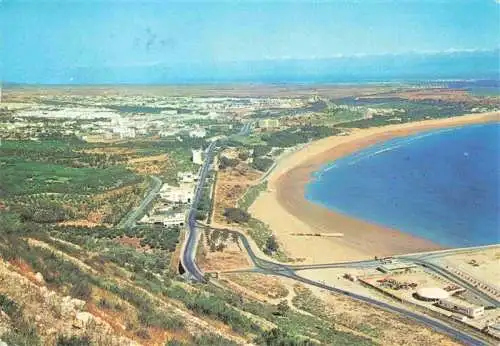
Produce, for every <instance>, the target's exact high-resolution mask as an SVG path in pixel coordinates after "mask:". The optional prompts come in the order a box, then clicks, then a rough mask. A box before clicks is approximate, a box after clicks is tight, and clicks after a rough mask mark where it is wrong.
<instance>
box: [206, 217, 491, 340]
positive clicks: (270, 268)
mask: <svg viewBox="0 0 500 346" xmlns="http://www.w3.org/2000/svg"><path fill="white" fill-rule="evenodd" d="M204 227H205V228H207V229H210V230H216V229H215V228H211V227H208V226H204ZM218 230H221V231H226V232H229V233H232V234H233V233H235V234H237V235H238V236H239V238H240V239H241V241H242V243H243V246H244V248H245V250H246V251H247V253H248V255H249V257H250V259H251V260H252V262H253V263H254V265H255V267H256V268H257V269H258V271H259V272H261V273H264V274H271V275H277V276H283V277H286V278H290V279H293V280H296V281H300V282H302V283H305V284H308V285H312V286H316V287H319V288H321V289H324V290H327V291H330V292H335V293H339V294H343V295H346V296H349V297H350V298H352V299H355V300H357V301H360V302H364V303H368V304H370V305H373V306H376V307H378V308H381V309H383V310H385V311H388V312H392V313H396V314H398V315H401V316H405V317H408V318H411V319H413V320H415V321H417V322H420V323H422V324H424V325H426V326H428V327H431V328H432V329H434V330H437V331H439V332H441V333H444V334H446V335H449V336H451V337H452V338H455V339H456V340H459V341H460V342H462V343H464V344H466V345H487V344H488V343H487V342H485V341H483V340H482V339H480V338H478V337H476V336H473V335H469V334H467V333H466V332H464V331H461V330H458V329H456V328H454V327H452V326H450V325H448V324H446V323H445V322H443V321H440V320H437V319H433V318H431V317H428V316H425V315H421V314H418V313H415V312H412V311H409V310H406V309H403V308H400V307H397V306H393V305H391V304H388V303H385V302H382V301H378V300H376V299H373V298H370V297H366V296H363V295H360V294H356V293H352V292H349V291H346V290H343V289H341V288H337V287H332V286H328V285H326V284H323V283H321V282H317V281H314V280H310V279H307V278H305V277H302V276H299V275H297V274H296V273H295V266H289V265H284V264H280V263H275V262H272V261H268V260H266V259H263V258H260V257H257V256H256V255H255V253H254V252H253V250H252V247H251V245H250V243H249V241H248V239H247V238H246V236H245V235H243V234H241V233H240V232H238V231H233V230H229V229H218ZM376 263H377V262H376V261H357V262H344V263H332V264H326V265H313V266H311V267H312V268H322V267H323V266H328V268H334V267H364V266H373V265H374V264H376ZM296 267H297V268H299V269H305V267H308V266H296Z"/></svg>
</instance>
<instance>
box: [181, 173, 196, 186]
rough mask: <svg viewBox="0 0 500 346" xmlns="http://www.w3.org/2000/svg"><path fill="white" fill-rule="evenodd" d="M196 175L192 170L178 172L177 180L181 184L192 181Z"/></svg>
mask: <svg viewBox="0 0 500 346" xmlns="http://www.w3.org/2000/svg"><path fill="white" fill-rule="evenodd" d="M195 180H196V176H195V175H194V174H193V173H192V172H178V173H177V181H178V182H179V183H181V184H190V183H194V181H195Z"/></svg>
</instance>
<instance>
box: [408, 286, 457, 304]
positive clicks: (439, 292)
mask: <svg viewBox="0 0 500 346" xmlns="http://www.w3.org/2000/svg"><path fill="white" fill-rule="evenodd" d="M449 296H450V293H449V292H447V291H445V290H443V289H442V288H439V287H422V288H420V289H419V290H417V292H416V293H415V297H416V298H417V299H420V300H423V301H426V302H437V301H440V300H441V299H447V298H448V297H449Z"/></svg>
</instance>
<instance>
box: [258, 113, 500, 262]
mask: <svg viewBox="0 0 500 346" xmlns="http://www.w3.org/2000/svg"><path fill="white" fill-rule="evenodd" d="M498 121H500V112H490V113H482V114H472V115H464V116H459V117H453V118H446V119H436V120H426V121H420V122H413V123H407V124H397V125H389V126H384V127H379V128H370V129H361V130H354V131H353V132H352V133H351V134H350V135H348V136H334V137H329V138H325V139H322V140H319V141H316V142H313V143H310V144H308V145H307V146H305V147H304V148H303V149H301V150H299V151H297V152H295V153H293V154H292V155H290V156H289V157H287V158H286V159H284V160H283V161H282V162H279V164H278V166H277V167H276V169H275V171H274V172H273V173H272V174H271V176H270V177H269V184H268V186H269V190H268V191H267V192H265V193H262V194H261V195H260V196H259V198H258V199H257V200H256V201H255V203H254V204H253V205H252V207H251V208H250V212H251V213H252V214H253V215H254V216H255V217H257V218H258V219H260V220H262V221H264V222H265V223H267V224H269V226H270V227H271V229H272V230H273V232H275V234H276V235H277V237H278V239H279V241H280V242H281V243H282V245H283V246H284V248H285V250H286V251H287V252H289V253H290V255H291V256H293V257H296V258H303V259H305V260H306V261H307V262H310V263H320V262H326V261H340V260H357V259H366V258H370V257H373V256H388V255H395V254H403V253H414V252H419V251H428V250H436V249H441V248H443V247H442V246H440V245H438V244H435V243H433V242H431V241H429V240H427V239H423V238H419V237H415V236H413V235H410V234H408V233H405V232H401V231H398V230H396V229H391V228H388V227H384V226H381V225H376V224H372V223H369V222H366V221H363V220H359V219H356V218H353V217H351V216H347V215H344V214H340V213H336V212H333V211H331V210H329V209H327V208H326V207H323V206H321V205H319V204H316V203H313V202H310V201H308V200H307V199H306V196H305V188H306V184H307V183H308V182H309V181H310V180H311V179H312V176H313V174H314V173H315V172H317V171H319V170H320V169H321V168H322V167H324V166H325V164H328V163H331V162H332V161H335V160H336V159H339V158H341V157H344V156H346V155H349V154H352V153H354V152H357V151H359V150H361V149H363V148H365V147H368V146H371V145H373V144H377V143H380V142H384V141H387V140H389V139H392V138H396V137H406V136H409V135H413V134H416V133H418V132H423V131H429V130H434V129H438V128H447V127H459V126H465V125H469V124H476V123H485V122H498ZM270 211H272V212H270ZM296 233H325V234H326V233H343V234H344V236H343V237H314V236H296V235H294V234H296Z"/></svg>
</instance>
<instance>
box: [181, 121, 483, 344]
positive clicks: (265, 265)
mask: <svg viewBox="0 0 500 346" xmlns="http://www.w3.org/2000/svg"><path fill="white" fill-rule="evenodd" d="M251 125H252V123H247V124H245V125H244V126H243V128H242V129H241V131H240V133H239V134H240V135H247V134H248V133H249V132H250V129H251ZM215 147H216V142H212V143H211V144H210V145H209V147H208V148H207V151H206V159H205V162H204V164H203V166H202V169H201V171H200V176H199V181H198V185H197V187H196V192H195V197H194V199H193V204H192V206H191V209H190V211H189V214H188V219H187V232H188V234H187V237H186V241H185V243H184V245H183V248H182V250H181V252H182V253H181V263H182V265H183V267H184V269H185V270H186V272H187V273H188V274H189V275H190V276H191V278H192V279H194V280H195V281H198V282H206V280H205V277H204V275H203V272H202V271H201V270H200V269H199V268H198V266H197V264H196V260H195V256H196V248H197V245H198V239H199V235H200V234H199V229H198V227H197V222H196V207H197V205H198V203H199V200H200V197H201V192H202V188H203V186H204V184H205V180H206V177H207V174H208V170H209V167H210V162H211V159H212V157H213V154H214V149H215ZM207 228H208V229H212V228H210V227H207ZM224 231H227V232H230V233H236V234H237V235H238V236H239V238H240V239H241V241H242V243H243V246H244V247H245V249H246V251H247V253H248V255H249V257H250V259H251V260H252V261H253V263H254V265H255V267H257V268H258V270H259V271H261V272H263V273H267V274H272V275H279V276H284V277H287V278H290V279H293V280H296V281H300V282H302V283H305V284H308V285H312V286H316V287H319V288H322V289H325V290H327V291H330V292H335V293H339V294H343V295H347V296H349V297H351V298H352V299H355V300H358V301H361V302H364V303H368V304H370V305H373V306H376V307H378V308H381V309H383V310H385V311H388V312H392V313H396V314H398V315H402V316H405V317H408V318H411V319H413V320H415V321H417V322H420V323H422V324H424V325H427V326H429V327H431V328H432V329H434V330H437V331H439V332H442V333H444V334H446V335H449V336H451V337H453V338H455V339H456V340H458V341H460V342H462V343H464V344H466V345H487V343H486V342H485V341H483V339H482V338H478V337H476V336H473V335H469V334H467V333H466V332H464V331H461V330H459V329H456V328H454V327H452V326H450V325H448V324H446V323H445V322H443V321H440V320H436V319H433V318H431V317H427V316H425V315H420V314H417V313H415V312H412V311H409V310H406V309H403V308H400V307H397V306H392V305H390V304H388V303H385V302H381V301H378V300H376V299H373V298H369V297H365V296H362V295H359V294H356V293H352V292H349V291H345V290H343V289H340V288H336V287H332V286H328V285H326V284H323V283H320V282H317V281H314V280H310V279H307V278H304V277H302V276H299V275H297V274H296V273H295V270H300V269H306V267H307V266H300V265H299V266H296V268H294V266H288V265H284V264H279V263H275V262H271V261H268V260H266V259H262V258H259V257H257V256H256V255H255V253H254V252H253V250H252V248H251V246H250V243H249V242H248V239H247V238H246V237H245V236H244V235H243V234H241V233H240V232H237V231H232V230H228V229H224ZM420 261H421V262H425V264H426V265H429V263H428V262H426V261H424V260H422V259H420ZM373 262H374V261H358V262H348V263H335V264H324V265H317V266H316V268H321V267H322V266H325V267H326V266H328V267H334V266H336V267H348V266H368V265H370V266H371V265H373ZM422 264H424V263H422ZM431 269H434V268H431ZM440 269H441V270H442V271H444V269H442V268H440Z"/></svg>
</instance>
